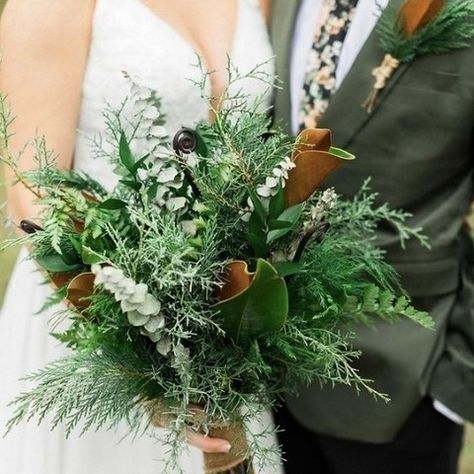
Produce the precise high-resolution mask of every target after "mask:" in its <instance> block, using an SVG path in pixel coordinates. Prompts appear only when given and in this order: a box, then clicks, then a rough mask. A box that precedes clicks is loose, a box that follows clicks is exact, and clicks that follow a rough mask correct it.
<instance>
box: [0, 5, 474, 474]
mask: <svg viewBox="0 0 474 474" xmlns="http://www.w3.org/2000/svg"><path fill="white" fill-rule="evenodd" d="M5 1H6V0H0V10H1V8H2V7H3V5H4V3H5ZM2 171H3V170H2V169H1V168H0V209H1V208H2V207H1V205H2V204H3V203H4V202H5V186H6V183H4V178H3V173H2ZM6 222H7V216H6V214H5V212H3V210H2V214H1V216H0V241H2V240H3V239H4V238H5V237H6V236H8V235H11V232H12V230H11V229H9V230H8V229H7V228H6ZM15 259H16V252H15V251H13V250H10V251H7V252H4V253H3V254H0V308H1V306H2V301H3V296H4V293H5V290H6V286H7V283H8V279H9V275H10V272H11V269H12V267H13V264H14V262H15ZM25 297H27V295H25ZM35 317H41V316H35ZM0 377H1V374H0ZM64 474H67V473H64ZM381 474H383V473H381ZM420 474H430V473H425V472H424V471H423V468H422V467H421V466H420ZM460 474H474V426H469V427H468V429H467V430H466V436H465V443H464V450H463V456H462V460H461V470H460Z"/></svg>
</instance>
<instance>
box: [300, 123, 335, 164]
mask: <svg viewBox="0 0 474 474" xmlns="http://www.w3.org/2000/svg"><path fill="white" fill-rule="evenodd" d="M331 145H332V136H331V130H328V129H327V128H307V129H306V130H303V131H302V132H301V133H300V134H299V135H298V138H297V139H296V143H295V148H294V149H293V155H292V158H293V160H294V159H295V158H296V157H297V156H298V155H299V154H300V153H303V152H305V151H315V150H321V151H329V148H331Z"/></svg>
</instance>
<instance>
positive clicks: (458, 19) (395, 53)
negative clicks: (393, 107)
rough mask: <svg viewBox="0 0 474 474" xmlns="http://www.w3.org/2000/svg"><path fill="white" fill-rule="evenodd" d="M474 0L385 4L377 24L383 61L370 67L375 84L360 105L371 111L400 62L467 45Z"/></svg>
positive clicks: (472, 28) (472, 33) (408, 0)
mask: <svg viewBox="0 0 474 474" xmlns="http://www.w3.org/2000/svg"><path fill="white" fill-rule="evenodd" d="M473 17H474V0H406V1H405V2H404V3H403V5H402V6H401V7H400V9H398V10H397V9H395V8H391V7H387V8H386V9H385V11H384V12H383V13H382V16H381V18H380V21H379V23H378V26H377V31H378V34H379V37H380V42H379V44H380V47H381V48H382V50H383V51H384V52H385V57H384V59H383V61H382V63H381V64H380V65H379V66H378V67H376V68H375V69H374V70H373V71H372V75H373V76H374V77H375V82H374V86H373V88H372V91H371V92H370V94H369V96H368V97H367V100H366V101H365V102H364V103H363V105H362V106H363V107H364V108H365V109H367V111H368V112H369V113H371V112H372V110H373V108H374V105H375V102H376V101H377V97H378V95H379V93H380V91H381V90H383V89H384V88H385V86H386V85H387V82H388V81H389V80H390V78H391V77H392V75H393V73H394V72H395V71H396V70H397V69H398V67H399V66H400V65H401V64H402V63H410V62H412V61H414V60H415V59H416V58H418V57H421V56H427V55H431V54H440V53H446V52H448V51H452V50H455V49H461V48H466V47H468V46H469V39H471V38H473V37H474V22H473V21H472V19H473Z"/></svg>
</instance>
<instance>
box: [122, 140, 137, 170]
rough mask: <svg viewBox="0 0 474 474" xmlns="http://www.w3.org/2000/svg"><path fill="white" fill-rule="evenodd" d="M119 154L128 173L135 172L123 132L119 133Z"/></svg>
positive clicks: (133, 162)
mask: <svg viewBox="0 0 474 474" xmlns="http://www.w3.org/2000/svg"><path fill="white" fill-rule="evenodd" d="M119 155H120V161H121V163H122V165H123V166H125V168H127V170H128V171H130V173H135V161H134V159H133V155H132V151H131V150H130V146H129V144H128V140H127V137H126V136H125V133H123V132H122V134H121V135H120V144H119Z"/></svg>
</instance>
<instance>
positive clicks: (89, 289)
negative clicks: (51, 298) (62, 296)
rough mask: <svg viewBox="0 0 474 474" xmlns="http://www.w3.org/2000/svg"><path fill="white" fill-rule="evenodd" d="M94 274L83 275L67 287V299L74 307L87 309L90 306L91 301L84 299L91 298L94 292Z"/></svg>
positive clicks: (74, 279)
mask: <svg viewBox="0 0 474 474" xmlns="http://www.w3.org/2000/svg"><path fill="white" fill-rule="evenodd" d="M94 279H95V275H94V274H93V273H81V274H80V275H77V276H76V277H75V278H73V279H72V280H71V282H70V283H69V285H68V287H67V299H68V300H69V301H70V302H71V303H72V305H73V306H75V307H76V308H79V309H85V308H87V307H88V306H89V304H90V301H88V300H85V299H84V298H89V297H90V296H91V295H92V293H93V292H94Z"/></svg>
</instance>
